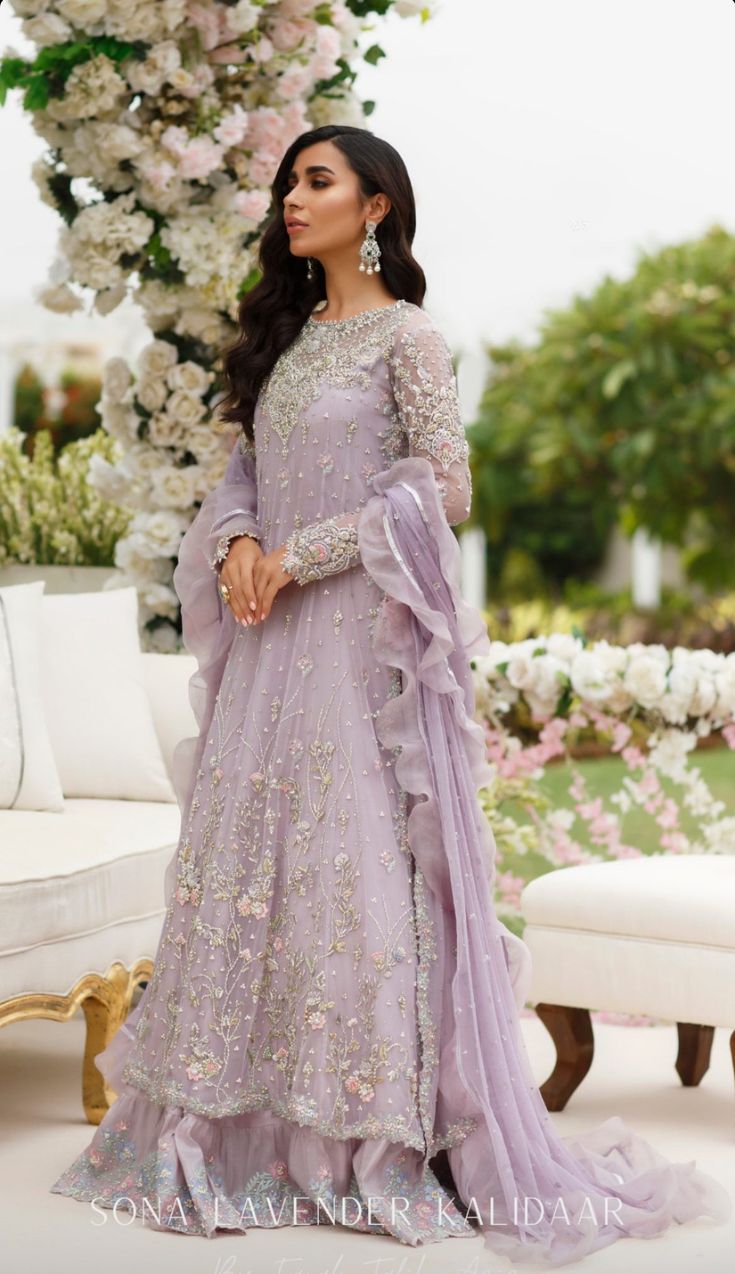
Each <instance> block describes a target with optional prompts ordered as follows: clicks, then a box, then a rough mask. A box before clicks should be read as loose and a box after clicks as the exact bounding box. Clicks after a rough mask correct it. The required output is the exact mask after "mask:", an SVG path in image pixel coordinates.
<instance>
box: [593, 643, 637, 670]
mask: <svg viewBox="0 0 735 1274" xmlns="http://www.w3.org/2000/svg"><path fill="white" fill-rule="evenodd" d="M594 652H595V657H596V659H597V662H598V663H599V665H600V667H601V668H602V669H603V671H604V672H605V673H606V674H607V675H608V677H610V675H611V674H612V673H623V672H625V669H626V668H627V666H628V660H629V654H628V649H627V647H626V646H611V645H610V643H609V642H607V641H604V640H601V641H596V642H595V645H594Z"/></svg>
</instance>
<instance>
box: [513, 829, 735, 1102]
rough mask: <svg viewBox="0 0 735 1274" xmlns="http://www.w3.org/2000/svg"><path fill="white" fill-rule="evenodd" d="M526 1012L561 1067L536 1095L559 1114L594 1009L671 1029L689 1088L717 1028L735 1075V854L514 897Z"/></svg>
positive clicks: (575, 873)
mask: <svg viewBox="0 0 735 1274" xmlns="http://www.w3.org/2000/svg"><path fill="white" fill-rule="evenodd" d="M521 913H522V915H523V918H524V920H525V929H524V932H523V938H524V941H525V942H526V944H527V946H528V948H529V950H530V952H531V958H532V963H533V973H532V978H531V986H530V991H529V997H528V998H529V1002H530V1003H531V1004H533V1005H534V1007H535V1010H536V1012H537V1014H538V1016H539V1017H540V1018H541V1021H542V1022H543V1023H544V1025H545V1026H546V1027H547V1029H548V1031H549V1033H550V1034H551V1037H552V1039H553V1041H554V1044H555V1047H556V1052H557V1060H556V1065H555V1067H554V1070H553V1072H552V1073H551V1075H550V1076H549V1078H548V1079H547V1080H546V1081H545V1083H544V1084H542V1085H541V1093H542V1096H543V1098H544V1101H545V1103H546V1106H547V1108H548V1109H549V1110H554V1111H557V1110H563V1108H564V1106H565V1105H566V1103H567V1102H568V1100H569V1098H570V1097H571V1095H572V1093H573V1092H574V1090H575V1089H576V1088H577V1087H578V1086H579V1084H580V1083H581V1082H582V1080H583V1079H584V1077H585V1075H586V1074H587V1071H588V1070H589V1068H590V1066H591V1065H592V1056H593V1051H594V1041H593V1035H592V1023H591V1019H590V1009H603V1010H607V1011H612V1012H623V1013H642V1014H646V1015H648V1016H651V1017H656V1018H662V1019H664V1020H665V1021H668V1022H676V1024H677V1028H678V1055H677V1058H676V1070H677V1072H678V1074H679V1077H680V1079H681V1082H682V1083H683V1084H685V1085H687V1086H693V1085H697V1084H698V1083H699V1082H700V1080H701V1078H702V1076H703V1075H704V1074H705V1072H706V1070H707V1067H708V1065H709V1058H710V1052H711V1048H712V1040H713V1036H714V1032H715V1029H716V1027H718V1026H720V1027H724V1028H725V1029H726V1030H727V1031H729V1032H731V1035H730V1047H731V1050H732V1058H733V1065H734V1066H735V855H732V854H722V855H720V854H682V855H675V854H666V855H655V856H653V857H642V858H628V859H621V860H619V861H615V862H600V863H585V864H583V865H581V866H575V867H562V868H559V869H558V870H556V871H551V872H547V873H546V874H545V875H543V876H537V877H536V879H535V880H532V881H530V882H529V883H528V884H527V885H526V886H525V888H524V889H523V891H522V893H521Z"/></svg>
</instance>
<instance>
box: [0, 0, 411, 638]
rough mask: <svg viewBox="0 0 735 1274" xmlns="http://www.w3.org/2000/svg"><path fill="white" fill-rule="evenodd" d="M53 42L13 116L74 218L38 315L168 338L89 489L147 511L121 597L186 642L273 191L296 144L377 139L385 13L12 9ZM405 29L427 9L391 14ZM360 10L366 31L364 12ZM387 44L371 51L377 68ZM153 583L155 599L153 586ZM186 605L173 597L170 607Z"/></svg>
mask: <svg viewBox="0 0 735 1274" xmlns="http://www.w3.org/2000/svg"><path fill="white" fill-rule="evenodd" d="M11 4H12V6H13V8H14V9H15V12H16V13H17V14H18V15H19V16H20V17H21V18H22V19H23V23H22V27H23V32H24V35H26V36H27V37H28V38H29V39H30V40H31V41H33V43H34V44H35V45H36V46H37V47H38V50H39V51H38V53H37V56H36V57H35V59H34V60H33V61H29V60H27V59H25V58H23V57H21V56H19V55H17V54H15V53H14V52H13V51H12V50H11V51H9V52H8V53H7V54H6V56H5V57H4V59H3V61H2V63H0V102H1V101H4V100H5V96H6V93H7V91H8V89H13V88H17V89H22V90H23V91H24V97H23V102H24V105H25V107H26V108H27V109H28V110H29V112H30V113H31V116H32V121H33V127H34V128H35V130H36V132H37V133H39V134H40V136H41V137H43V139H44V140H45V141H46V143H47V144H48V148H49V149H48V152H47V153H46V154H45V155H44V156H43V157H42V158H41V159H40V160H38V161H37V162H36V163H35V164H34V166H33V177H34V180H35V182H36V184H37V186H38V189H39V191H40V193H41V197H42V199H43V200H44V202H45V203H47V204H50V205H51V206H52V207H53V208H55V209H56V210H57V211H58V212H59V214H60V215H61V217H62V219H63V221H64V226H63V227H62V229H61V233H60V239H59V250H58V254H57V257H56V260H55V261H54V264H53V266H52V268H51V273H50V277H49V280H48V283H47V285H46V286H45V287H44V288H43V289H42V291H41V292H40V294H39V298H38V299H39V300H41V302H42V303H43V304H44V305H45V306H47V307H48V308H49V309H52V310H55V311H57V312H59V313H67V314H70V313H73V312H74V311H75V310H78V309H80V308H82V306H83V300H82V296H80V294H79V289H80V288H81V289H87V290H88V291H89V292H91V293H93V294H94V296H93V304H94V308H95V309H96V311H97V312H98V313H99V314H102V315H106V314H109V313H111V311H112V310H114V309H115V308H116V307H117V306H118V305H119V304H120V303H121V301H122V300H123V299H124V298H125V297H126V296H128V295H130V296H131V297H132V298H133V299H134V300H135V301H136V302H137V303H138V304H140V306H141V307H142V309H143V312H144V315H145V318H146V322H147V324H148V326H149V327H150V328H151V331H152V333H153V335H154V337H155V339H154V340H153V342H152V343H151V344H150V345H148V346H147V347H146V348H145V349H144V350H143V352H142V354H141V357H140V359H139V361H138V365H137V369H136V370H137V376H136V377H135V379H134V377H133V375H132V374H131V372H130V369H129V368H128V367H127V365H126V364H125V362H124V361H123V360H122V359H119V358H115V359H112V360H111V361H110V362H109V363H108V364H107V367H106V373H105V382H104V390H103V396H102V400H101V408H100V410H101V414H102V421H103V426H104V428H105V429H106V430H107V431H108V432H109V433H110V434H111V435H112V436H113V437H115V438H116V439H117V440H118V441H119V442H120V443H121V444H122V448H123V449H124V456H123V458H122V460H121V461H120V462H119V463H114V464H113V463H107V464H100V463H98V464H97V466H96V467H95V470H94V473H93V474H91V475H90V480H91V481H93V483H94V485H95V486H97V488H98V490H99V491H100V493H101V494H102V495H103V496H107V495H109V496H112V493H113V492H114V498H115V499H116V500H121V501H124V502H125V503H126V504H128V505H130V506H131V507H132V508H133V509H134V510H135V516H134V517H133V519H132V522H131V524H130V528H129V531H128V533H127V534H126V535H125V536H123V537H122V538H121V540H120V541H119V542H118V545H117V552H116V564H117V565H118V566H119V567H120V568H121V569H122V571H123V572H124V574H123V576H122V577H121V578H120V579H119V580H118V586H119V585H120V584H123V585H130V584H134V585H135V586H136V587H138V589H139V596H140V598H141V607H140V615H141V623H142V626H143V632H142V634H141V636H142V639H143V641H144V643H145V644H147V645H148V646H149V647H150V648H152V649H157V650H174V649H176V648H177V647H178V645H179V628H180V617H179V615H178V607H177V605H176V599H175V594H174V593H173V590H172V589H171V578H172V574H173V567H174V565H175V560H176V555H177V551H178V546H179V543H180V541H181V537H182V536H183V534H184V531H185V530H186V528H187V527H188V525H189V524H190V522H191V520H192V517H193V516H194V514H195V512H196V507H197V503H198V502H201V500H202V499H203V498H204V496H205V495H206V493H207V492H208V491H209V490H211V488H212V487H213V486H214V485H215V483H216V482H217V481H218V480H219V478H220V477H221V476H222V473H223V472H224V468H225V465H226V463H227V458H228V454H227V451H228V449H227V447H226V443H225V438H224V436H223V434H222V432H221V429H220V431H215V428H214V427H213V424H212V413H213V408H214V402H213V399H214V397H215V390H214V387H213V379H214V378H213V374H212V372H211V370H210V369H211V367H212V365H213V363H214V360H215V357H216V353H217V351H218V350H219V349H221V348H222V347H223V346H224V345H225V344H227V343H229V341H230V340H231V339H232V338H233V336H234V335H235V331H236V326H235V325H236V319H237V309H238V303H239V300H240V298H241V296H242V295H243V294H244V293H245V292H246V291H247V290H248V288H249V287H250V286H252V284H253V282H254V281H255V278H256V277H257V271H256V262H257V248H258V240H259V234H260V227H261V223H262V222H263V220H264V218H265V216H266V214H267V212H268V210H269V207H270V190H269V187H270V184H271V182H272V180H273V176H274V174H275V171H276V169H277V167H278V163H279V162H280V158H281V156H282V155H283V152H284V150H285V149H286V148H287V147H288V146H289V145H290V144H291V142H292V141H293V140H294V138H295V137H297V136H298V135H299V134H300V133H302V132H304V131H306V130H307V129H310V128H315V127H318V126H320V125H322V124H327V123H346V124H347V123H349V124H357V125H364V124H365V117H366V115H367V114H369V109H370V107H371V104H370V103H366V104H363V103H361V102H360V101H359V99H358V98H357V97H356V95H355V94H354V93H353V91H352V87H351V85H352V80H353V79H354V72H353V71H352V69H351V67H350V64H349V59H350V58H354V56H355V55H359V56H363V55H362V54H361V53H360V50H359V47H358V37H359V35H360V33H361V32H362V31H363V30H369V29H370V25H371V24H370V22H369V19H370V18H371V16H372V15H374V14H380V15H382V14H383V13H385V11H386V8H387V7H388V6H387V5H386V3H385V0H359V3H358V2H357V0H354V3H353V2H351V0H278V2H277V3H272V2H269V0H157V2H156V3H155V4H154V3H151V2H150V0H11ZM390 8H391V10H392V11H393V12H395V13H397V14H398V15H399V16H401V17H412V16H419V17H420V18H421V20H422V21H426V20H427V19H428V18H429V17H430V16H431V0H425V2H424V3H419V2H418V0H393V3H392V4H390ZM358 15H359V16H358ZM379 53H381V50H380V49H379V47H378V46H377V45H373V46H372V47H371V48H370V49H368V50H367V51H366V52H365V54H364V56H365V57H366V58H367V59H368V60H373V61H374V60H375V58H376V56H377V54H379ZM153 585H155V587H152V586H153ZM172 598H173V602H172Z"/></svg>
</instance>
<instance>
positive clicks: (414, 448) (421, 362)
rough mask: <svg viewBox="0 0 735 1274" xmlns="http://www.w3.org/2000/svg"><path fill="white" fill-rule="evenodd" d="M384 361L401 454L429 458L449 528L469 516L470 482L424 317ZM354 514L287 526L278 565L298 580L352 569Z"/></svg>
mask: <svg viewBox="0 0 735 1274" xmlns="http://www.w3.org/2000/svg"><path fill="white" fill-rule="evenodd" d="M427 320H428V321H427ZM388 363H389V371H390V378H391V386H392V390H393V396H394V399H395V403H396V409H397V412H398V418H399V421H400V423H401V425H402V426H403V430H404V432H405V435H406V437H407V440H408V454H409V455H410V456H423V457H424V458H425V459H427V460H428V461H429V463H430V464H431V467H432V469H433V471H434V478H435V481H436V484H437V487H438V490H439V494H440V497H441V502H442V505H443V508H444V513H445V516H446V519H447V522H448V523H449V525H450V526H456V525H457V523H459V522H463V521H464V520H465V518H466V517H468V515H469V512H470V508H471V504H472V479H471V474H470V467H469V461H468V457H469V444H468V442H467V439H466V437H465V432H464V427H463V425H462V417H461V415H460V410H459V398H458V395H457V380H456V377H455V375H454V369H453V367H452V360H451V356H450V352H449V347H448V345H447V342H446V340H445V339H444V336H443V334H442V333H441V331H440V330H439V329H438V328H437V327H435V326H434V324H433V321H432V320H431V319H429V318H428V316H426V315H425V314H423V315H422V322H421V326H419V327H416V326H415V325H414V326H412V327H411V328H407V329H404V330H403V331H402V332H401V333H400V334H399V335H398V336H397V338H396V342H395V345H394V348H393V351H392V354H391V356H390V358H389V360H388ZM361 513H362V510H361V509H358V510H357V511H356V512H354V513H342V514H335V515H334V516H333V517H329V518H325V519H324V520H323V521H319V522H312V523H311V524H310V525H309V526H307V527H304V528H303V529H300V530H297V531H293V532H292V533H291V535H290V536H289V537H288V539H287V540H286V553H285V554H284V558H283V567H284V570H286V571H288V573H289V574H290V575H293V577H294V578H295V579H296V580H297V581H298V583H299V584H307V583H309V581H311V580H318V579H322V578H323V577H324V576H325V575H334V574H336V573H337V572H339V571H344V570H346V569H347V568H348V567H350V566H354V565H355V564H356V563H357V562H359V560H360V552H359V549H358V544H357V524H358V522H359V520H360V515H361Z"/></svg>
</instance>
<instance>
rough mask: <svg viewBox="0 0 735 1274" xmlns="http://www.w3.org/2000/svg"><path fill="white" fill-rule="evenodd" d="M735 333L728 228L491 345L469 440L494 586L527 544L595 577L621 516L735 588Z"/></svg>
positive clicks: (556, 576) (564, 574) (477, 512)
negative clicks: (527, 340) (530, 332)
mask: <svg viewBox="0 0 735 1274" xmlns="http://www.w3.org/2000/svg"><path fill="white" fill-rule="evenodd" d="M734 335H735V236H733V235H730V234H728V233H727V231H725V230H724V229H723V228H722V227H720V226H713V227H711V228H710V230H709V231H708V232H707V233H706V234H705V235H704V236H703V237H702V238H701V239H698V240H695V241H693V242H687V243H683V244H680V245H678V246H671V247H667V248H664V249H663V250H661V251H659V252H657V253H655V254H641V255H640V256H639V259H638V262H637V266H636V269H635V272H634V273H633V275H632V277H631V278H629V279H626V280H623V281H618V280H615V279H613V278H610V277H609V276H608V277H605V278H604V279H603V281H602V283H600V284H599V286H598V287H597V288H596V289H595V291H594V292H593V293H592V295H591V296H589V297H584V296H579V295H578V296H575V297H574V299H573V301H572V303H571V305H569V306H568V307H567V308H565V309H557V310H547V311H545V318H544V320H543V322H542V324H541V327H540V331H539V339H538V341H537V343H536V344H535V345H534V346H532V347H524V346H522V345H521V344H520V343H518V342H511V343H509V344H506V345H502V346H492V345H491V346H488V354H489V356H490V358H491V362H492V372H491V379H490V383H489V384H488V387H487V389H486V391H485V394H484V396H483V400H482V403H481V406H480V411H479V417H478V421H477V423H476V424H474V425H473V426H472V428H471V429H470V430H469V438H470V441H471V444H472V449H473V473H474V475H475V478H474V497H473V521H475V522H478V523H480V524H482V525H483V526H484V527H485V528H486V530H487V534H488V541H489V557H490V574H491V584H492V587H494V588H495V589H498V588H499V585H500V582H501V580H502V577H503V571H504V569H505V564H506V560H507V559H508V556H509V554H510V553H511V552H513V553H515V554H516V555H518V554H519V553H521V554H525V555H526V556H527V558H529V559H531V560H533V562H535V563H536V565H537V567H538V568H539V569H540V571H541V572H542V574H543V576H544V578H545V579H546V580H547V581H548V582H549V583H550V584H551V585H552V586H556V588H557V590H558V588H559V587H560V586H561V584H562V583H563V581H565V580H567V579H568V578H569V577H570V576H576V577H577V578H579V579H584V578H588V577H589V576H590V574H591V573H592V572H593V570H594V569H595V568H596V566H598V565H599V563H600V561H601V558H602V554H603V551H604V546H605V543H606V540H607V536H608V533H609V531H610V529H611V528H612V526H613V525H614V524H615V523H616V522H617V521H618V520H619V519H620V520H621V522H622V526H623V528H624V530H625V531H626V532H627V533H629V534H631V533H632V532H633V531H634V530H635V529H636V528H637V527H645V528H647V529H648V530H649V531H650V532H651V533H653V534H654V535H658V536H660V537H661V539H662V540H664V541H665V542H668V543H672V544H676V545H679V546H682V547H683V548H684V550H685V559H684V560H685V564H686V568H687V570H688V572H689V575H690V578H691V579H693V580H697V581H699V582H701V583H702V584H704V585H706V586H711V585H712V584H713V582H715V581H716V582H717V583H718V584H719V585H720V586H721V585H722V584H723V583H724V584H727V585H728V586H731V585H735V558H734V557H733V554H732V552H731V551H730V538H731V535H732V532H733V530H735V446H734V444H735V359H734V358H733V349H732V347H733V336H734ZM512 593H513V589H511V595H512Z"/></svg>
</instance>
